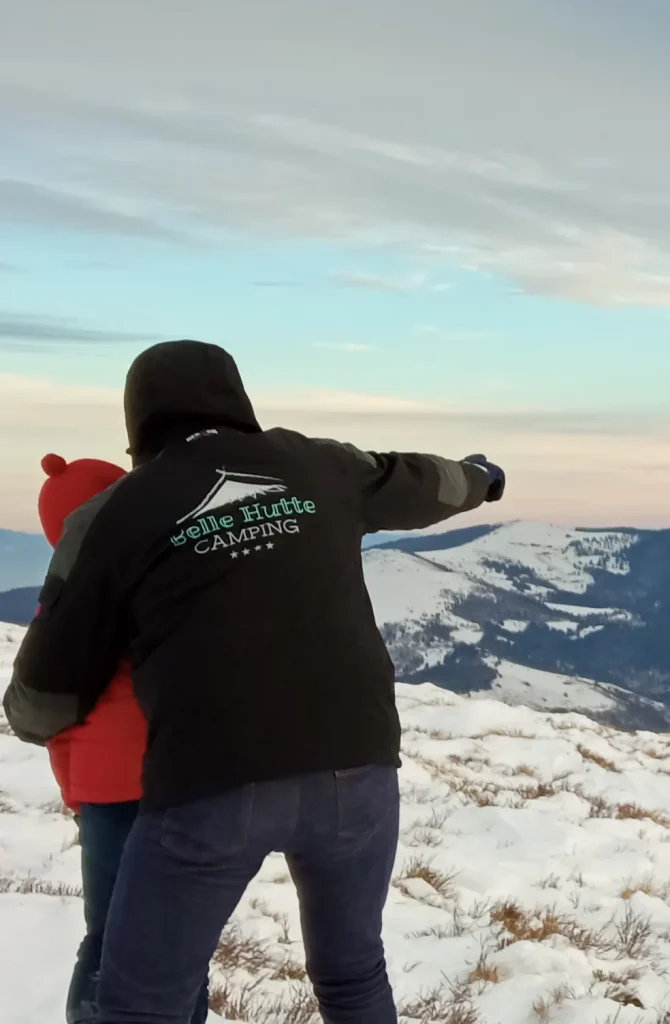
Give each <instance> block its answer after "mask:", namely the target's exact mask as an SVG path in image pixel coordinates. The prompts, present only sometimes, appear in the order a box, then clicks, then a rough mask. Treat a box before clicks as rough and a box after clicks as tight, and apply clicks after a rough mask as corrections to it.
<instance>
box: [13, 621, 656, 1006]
mask: <svg viewBox="0 0 670 1024" xmlns="http://www.w3.org/2000/svg"><path fill="white" fill-rule="evenodd" d="M21 634H22V631H21V630H20V629H18V628H17V629H12V628H10V629H5V628H4V627H2V628H0V672H2V673H3V674H4V676H5V680H6V678H7V675H8V671H9V667H10V664H11V661H12V658H13V656H14V653H15V651H16V644H17V643H18V641H19V640H20V637H21ZM498 672H499V675H500V680H501V681H502V682H503V683H504V684H505V686H506V687H508V688H511V687H512V686H514V685H515V686H517V687H518V692H519V695H520V696H521V695H522V692H523V689H524V688H525V687H524V684H525V683H527V682H529V681H530V682H531V683H532V685H533V686H534V687H544V688H545V690H546V692H547V694H548V697H550V703H552V704H553V703H554V700H555V694H554V691H556V692H558V690H560V688H561V687H562V686H564V685H565V684H566V681H565V680H562V679H561V677H559V676H555V677H554V676H552V674H551V673H532V676H533V678H532V679H531V677H530V675H529V676H528V677H527V678H526V677H525V676H524V677H521V676H519V668H518V666H511V667H510V666H509V665H508V664H506V663H504V662H503V663H501V664H500V665H499V666H498ZM525 672H527V673H531V670H525ZM538 677H539V678H538ZM569 687H570V690H571V691H575V690H577V692H578V687H579V681H576V682H575V681H572V680H571V681H569ZM3 689H4V686H3V685H2V683H1V681H0V692H2V690H3ZM588 692H589V694H591V691H590V690H589V691H588ZM490 696H491V695H490V694H489V695H488V696H487V697H485V698H484V699H480V700H470V699H466V698H462V697H459V696H456V695H454V694H451V693H449V692H447V691H444V690H439V689H437V688H436V687H433V686H431V685H428V684H426V685H422V686H403V685H400V686H398V703H399V707H400V711H401V715H402V720H403V760H404V766H403V769H402V775H401V786H402V794H403V803H402V822H401V829H402V832H401V844H400V849H399V853H398V859H397V863H396V866H395V871H394V880H393V885H392V888H391V894H390V897H389V901H388V906H387V910H386V916H385V941H386V945H387V950H388V957H389V965H390V973H391V978H392V981H393V984H394V987H395V991H396V996H397V999H398V1001H399V1003H400V1005H401V1007H402V1008H403V1009H404V1014H403V1020H405V1021H411V1022H419V1021H422V1022H424V1024H429V1022H430V1024H438V1022H439V1024H444V1022H445V1021H449V1020H454V1019H461V1020H466V1021H468V1022H470V1021H471V1022H472V1024H536V1022H537V1021H543V1020H545V1021H548V1022H550V1024H606V1022H609V1024H611V1022H613V1021H614V1020H616V1022H617V1024H658V1022H659V1021H661V1020H663V1012H664V1011H665V1009H666V1008H667V1006H668V1004H669V1003H670V986H669V984H668V978H667V972H668V971H670V906H669V905H668V903H669V899H670V738H669V737H667V736H662V735H655V734H650V733H638V734H628V733H621V732H617V731H615V730H613V729H610V728H607V727H604V726H600V725H597V724H595V723H593V722H591V721H590V720H589V719H587V718H584V717H582V716H580V715H578V714H574V713H571V714H563V715H560V714H546V713H541V712H538V711H532V710H530V709H529V708H527V707H523V706H517V707H513V706H508V705H506V704H502V703H499V702H498V701H497V700H493V699H490ZM602 699H603V700H604V699H606V698H605V696H603V697H602ZM572 700H574V696H571V701H572ZM0 792H1V794H2V799H1V801H0V883H2V882H3V880H4V885H3V884H0V922H1V924H2V927H0V984H1V988H2V1009H1V1010H0V1021H1V1022H2V1024H61V1022H62V1020H63V1002H64V998H65V992H66V988H67V984H68V980H69V972H70V970H71V966H72V961H73V957H74V953H75V949H76V946H77V943H78V941H79V939H80V937H81V934H82V929H83V918H82V907H81V900H80V899H79V898H78V897H77V896H76V895H68V894H67V893H68V892H70V891H71V890H70V889H68V887H73V886H74V887H76V886H78V885H79V864H78V848H77V847H76V846H74V845H73V842H74V839H75V834H76V829H75V826H74V823H73V822H72V820H71V819H70V818H68V817H67V816H65V815H64V814H62V813H61V811H60V808H59V806H58V801H57V793H56V789H55V786H54V783H53V781H52V779H51V774H50V770H49V765H48V762H47V758H46V756H45V753H44V751H42V750H40V749H37V748H34V747H29V746H25V745H23V744H21V743H19V741H18V740H17V739H16V738H15V737H13V736H11V735H9V734H8V730H7V727H6V724H4V723H3V721H2V720H1V719H0ZM9 880H11V881H12V885H11V887H13V888H14V890H15V891H9V892H8V891H5V892H3V891H2V889H3V888H5V889H6V888H7V883H8V881H9ZM40 886H41V888H42V890H43V891H42V892H39V891H34V890H35V889H36V888H39V887H40ZM16 890H20V891H16ZM234 927H235V928H236V929H237V933H236V934H237V938H238V939H239V940H244V941H256V942H257V943H260V944H261V945H259V946H258V947H257V948H258V949H261V950H264V952H263V954H262V956H260V957H259V960H260V963H259V965H257V966H255V967H254V968H253V970H251V969H250V972H251V973H249V972H247V970H245V969H242V968H240V967H233V966H230V964H229V965H228V966H226V965H225V964H224V966H223V967H221V966H218V967H216V968H215V969H214V971H213V982H214V985H215V986H222V985H223V984H224V983H226V982H227V983H228V985H229V990H230V991H232V992H237V993H244V991H245V987H246V989H247V990H248V987H249V983H250V982H255V983H257V985H256V988H255V990H254V993H253V999H252V1005H251V1007H250V1009H249V1010H248V1011H246V1012H245V1015H244V1016H245V1024H255V1022H256V1021H258V1020H263V1021H266V1022H267V1024H280V1022H281V1024H286V1016H285V1015H284V1016H282V1015H281V1014H280V1015H279V1016H277V1015H276V1014H274V1013H270V1012H269V1011H268V1009H267V1005H268V1001H269V1000H275V999H276V998H278V997H281V998H283V999H284V1000H285V1001H286V1003H288V1002H289V1001H290V1000H291V999H292V998H295V997H296V994H297V993H299V992H300V991H301V988H302V986H303V985H304V982H303V981H301V980H300V974H301V966H300V965H301V964H302V963H303V960H302V947H301V944H300V931H299V922H298V913H297V903H296V898H295V893H294V890H293V887H292V886H291V884H290V882H289V880H288V876H287V873H286V867H285V864H284V862H283V859H282V858H281V857H279V856H276V857H272V858H269V859H268V861H267V862H266V864H265V866H264V867H263V870H262V872H261V874H260V875H259V877H258V878H257V879H256V880H255V881H254V883H253V884H252V885H251V887H250V889H249V891H248V893H247V895H246V896H245V898H244V900H243V902H242V904H241V905H240V907H239V908H238V911H237V912H236V915H235V919H234ZM289 958H290V961H291V965H292V968H291V973H292V974H293V975H295V977H294V980H292V981H278V980H272V979H271V977H270V976H271V975H273V974H275V973H276V971H277V967H278V965H282V964H283V965H286V963H287V962H288V959H289ZM454 993H456V994H457V995H458V994H459V993H460V998H462V999H463V1000H464V1005H466V1006H467V1005H469V1006H471V1007H472V1010H473V1016H472V1017H461V1018H456V1017H455V1016H454V1017H450V1016H449V1010H448V1007H449V1005H450V1004H453V1001H454V999H455V998H457V996H455V995H454ZM431 996H432V998H433V1000H434V1003H433V1008H432V1009H430V1006H429V997H431ZM633 1000H636V1001H637V1002H639V1004H641V1005H636V1004H634V1003H633ZM624 1004H626V1005H624ZM264 1005H265V1009H264V1008H263V1006H264ZM544 1006H546V1010H544V1009H542V1008H543V1007H544ZM617 1014H618V1016H617ZM212 1019H213V1020H214V1021H216V1020H220V1018H219V1017H218V1016H216V1015H212ZM300 1019H301V1020H305V1018H304V1017H301V1018H300ZM305 1024H306V1022H305Z"/></svg>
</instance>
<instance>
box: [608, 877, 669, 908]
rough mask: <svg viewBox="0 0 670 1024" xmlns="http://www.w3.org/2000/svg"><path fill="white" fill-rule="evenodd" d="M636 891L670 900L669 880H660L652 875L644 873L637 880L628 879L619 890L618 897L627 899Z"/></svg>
mask: <svg viewBox="0 0 670 1024" xmlns="http://www.w3.org/2000/svg"><path fill="white" fill-rule="evenodd" d="M638 892H643V893H644V894H645V895H646V896H651V897H652V898H654V899H658V900H664V901H666V902H667V901H669V900H670V882H661V881H659V880H658V879H657V878H654V876H653V875H646V876H645V877H644V878H641V879H640V880H639V881H637V882H634V881H629V882H628V883H627V884H626V885H625V886H624V887H623V889H622V890H621V893H620V897H621V899H622V900H629V899H631V898H632V897H633V896H634V895H635V894H636V893H638Z"/></svg>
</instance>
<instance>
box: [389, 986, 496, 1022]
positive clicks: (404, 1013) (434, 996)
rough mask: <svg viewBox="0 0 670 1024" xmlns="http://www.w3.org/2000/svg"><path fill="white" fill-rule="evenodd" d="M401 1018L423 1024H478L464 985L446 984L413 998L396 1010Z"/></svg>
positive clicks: (478, 1019) (477, 1017)
mask: <svg viewBox="0 0 670 1024" xmlns="http://www.w3.org/2000/svg"><path fill="white" fill-rule="evenodd" d="M398 1012H399V1014H400V1016H401V1017H405V1018H407V1019H408V1020H411V1021H421V1022H423V1024H432V1022H434V1021H439V1022H440V1024H480V1020H481V1019H480V1017H479V1014H478V1013H477V1011H476V1010H475V1008H474V1006H473V1005H472V1001H471V999H470V994H469V990H468V987H467V986H466V985H460V986H456V985H449V984H447V983H445V984H442V985H438V986H436V987H435V988H433V989H431V990H429V991H427V992H425V993H422V994H419V995H418V996H415V997H414V998H413V999H410V1000H408V1001H407V1002H405V1003H403V1004H402V1005H401V1006H400V1007H399V1010H398Z"/></svg>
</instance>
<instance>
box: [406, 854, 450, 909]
mask: <svg viewBox="0 0 670 1024" xmlns="http://www.w3.org/2000/svg"><path fill="white" fill-rule="evenodd" d="M410 878H421V879H422V880H423V881H424V882H426V883H427V884H428V885H429V886H430V887H431V888H432V889H434V890H435V892H436V893H437V894H438V895H439V896H442V897H443V898H444V899H447V898H448V897H449V896H451V895H452V894H453V883H454V880H455V878H456V873H452V874H446V873H445V872H444V871H438V870H437V868H434V867H433V865H432V863H431V862H430V861H429V860H426V859H425V858H423V857H412V859H411V860H410V861H408V862H407V864H406V866H405V870H404V873H403V875H402V877H401V878H400V879H399V881H400V882H403V881H406V880H407V879H410Z"/></svg>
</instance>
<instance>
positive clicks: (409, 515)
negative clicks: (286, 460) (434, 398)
mask: <svg viewBox="0 0 670 1024" xmlns="http://www.w3.org/2000/svg"><path fill="white" fill-rule="evenodd" d="M319 443H322V444H331V445H333V446H334V447H335V449H336V450H337V451H338V452H339V458H340V460H341V462H342V463H343V464H344V466H345V467H346V471H347V473H348V475H349V476H350V477H351V478H352V480H353V482H354V486H355V488H356V491H357V494H358V496H359V498H360V509H361V517H362V520H363V527H364V531H365V532H366V533H376V532H377V531H378V530H418V529H422V528H423V527H426V526H433V525H434V524H435V523H440V522H443V521H444V520H445V519H450V518H451V517H452V516H455V515H458V514H459V513H460V512H468V511H470V510H471V509H474V508H478V507H479V505H481V504H482V502H483V501H484V500H485V498H486V494H487V492H488V486H489V481H488V475H487V473H486V471H485V470H484V469H482V468H481V467H480V466H475V465H473V464H471V463H466V462H454V461H452V460H451V459H444V458H442V457H441V456H439V455H420V454H418V453H399V452H387V453H386V454H377V453H376V452H365V451H361V450H360V449H358V448H356V447H354V446H353V445H343V444H338V443H337V442H333V441H331V442H326V441H323V442H319Z"/></svg>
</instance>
